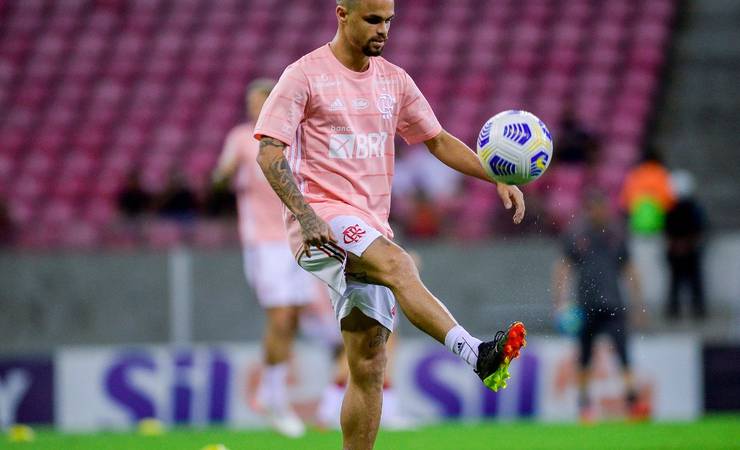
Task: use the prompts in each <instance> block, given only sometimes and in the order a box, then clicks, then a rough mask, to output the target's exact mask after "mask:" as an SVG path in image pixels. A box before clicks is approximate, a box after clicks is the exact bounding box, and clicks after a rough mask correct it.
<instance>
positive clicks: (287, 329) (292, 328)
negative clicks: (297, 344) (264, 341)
mask: <svg viewBox="0 0 740 450" xmlns="http://www.w3.org/2000/svg"><path fill="white" fill-rule="evenodd" d="M268 326H269V328H270V330H271V331H272V333H273V334H275V335H278V336H280V337H281V338H285V339H290V338H291V337H292V336H293V335H294V334H295V332H296V328H297V326H298V321H297V317H295V314H293V313H292V311H290V310H287V311H282V312H281V313H279V314H271V315H270V316H269V324H268Z"/></svg>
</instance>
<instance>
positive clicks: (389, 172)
mask: <svg viewBox="0 0 740 450" xmlns="http://www.w3.org/2000/svg"><path fill="white" fill-rule="evenodd" d="M335 11H336V16H337V20H338V29H337V34H336V35H335V37H334V39H333V40H332V41H331V42H330V43H328V44H327V45H324V46H322V47H320V48H318V49H316V50H314V51H312V52H311V53H309V54H307V55H305V56H304V57H302V58H300V59H299V60H298V61H296V62H295V63H293V64H291V65H290V66H288V67H287V68H286V69H285V71H284V72H283V74H282V76H281V77H280V80H279V81H278V83H277V85H276V86H275V89H274V90H273V91H272V93H271V94H270V97H269V98H268V99H267V101H266V102H265V105H264V106H263V108H262V111H261V113H260V116H259V119H258V121H257V124H256V126H255V130H254V134H255V138H257V139H259V140H260V150H259V155H258V157H257V161H258V163H259V165H260V167H261V168H262V170H263V172H264V174H265V177H266V178H267V180H268V181H269V183H270V185H271V186H272V188H273V190H274V191H275V192H276V193H277V194H278V196H279V197H280V199H281V200H282V201H283V203H284V204H285V206H286V208H287V210H286V218H285V220H286V224H287V228H288V234H289V237H290V240H291V249H292V250H293V253H294V255H295V257H296V259H297V260H298V262H299V264H300V265H301V266H302V267H303V268H304V269H306V271H308V272H311V273H312V274H314V275H315V276H316V277H318V278H319V279H321V280H322V281H324V282H325V283H326V284H327V285H328V286H329V287H330V288H331V290H330V294H331V297H332V304H333V307H334V311H335V314H336V316H337V320H338V321H339V323H340V328H341V331H342V338H343V341H344V345H345V348H346V351H347V358H348V362H349V369H350V379H349V384H348V387H347V391H346V394H345V397H344V402H343V405H342V414H341V426H342V434H343V439H344V448H345V449H350V450H362V449H370V448H372V447H373V445H374V442H375V438H376V435H377V431H378V426H379V421H380V413H381V404H382V386H383V374H384V370H385V365H386V340H387V339H388V336H389V333H390V330H392V329H393V321H394V319H395V316H396V313H397V308H396V302H398V305H400V307H401V310H403V312H404V313H405V314H406V316H407V317H408V318H409V320H410V321H411V322H412V323H413V324H414V325H415V326H417V327H418V328H419V329H421V330H422V331H424V332H426V333H427V334H429V335H430V336H432V337H433V338H435V339H436V340H437V341H439V342H440V343H444V344H445V346H446V347H447V348H449V349H450V351H452V352H453V353H455V354H456V355H458V356H460V358H461V359H462V360H464V361H465V362H466V363H468V364H469V365H470V366H471V367H472V368H473V370H475V372H476V373H477V374H478V376H479V377H480V378H481V380H482V381H483V382H484V384H486V385H487V386H488V387H490V388H492V389H494V390H497V389H499V388H502V387H505V384H506V383H505V382H506V378H507V377H508V367H509V364H510V362H511V360H513V359H514V358H516V357H517V356H518V355H519V350H520V349H521V348H522V347H523V346H524V345H525V339H524V338H525V334H526V330H525V329H524V325H523V324H522V323H521V322H515V323H513V324H511V325H510V326H509V327H508V328H506V329H505V330H504V331H501V332H499V333H497V334H496V337H495V338H494V339H493V340H491V341H487V342H482V341H481V340H479V339H477V338H475V337H473V336H471V335H470V334H469V333H468V332H467V331H466V330H465V329H464V328H463V327H462V326H460V325H459V324H458V323H457V322H456V321H455V319H454V318H453V317H452V315H451V314H450V312H449V311H448V310H447V308H446V307H445V306H444V305H443V304H442V303H441V302H440V301H439V300H438V299H437V298H436V297H434V296H433V295H432V294H431V293H430V292H429V291H428V290H427V289H426V287H425V286H424V284H423V283H422V282H421V280H420V278H419V273H418V270H417V268H416V266H415V264H414V262H413V260H412V258H411V257H410V256H409V254H408V253H407V252H406V251H405V250H403V249H402V248H401V247H399V246H398V245H396V244H395V243H393V241H392V238H393V232H392V231H391V229H390V227H389V225H388V214H389V211H390V189H391V180H392V177H393V161H394V145H393V143H394V138H395V135H396V133H398V134H399V135H400V136H401V137H402V138H404V139H405V140H406V141H407V142H408V143H409V144H415V143H419V142H424V143H425V145H426V146H427V148H428V149H429V151H430V152H431V153H432V154H433V155H434V156H435V157H437V158H438V159H439V160H440V161H442V162H443V163H445V164H447V165H448V166H450V167H451V168H453V169H455V170H458V171H459V172H462V173H464V174H467V175H470V176H474V177H477V178H480V179H483V180H487V181H491V180H490V179H488V177H487V176H486V174H485V172H484V170H483V168H482V166H481V164H480V162H479V160H478V158H477V156H476V155H475V153H474V152H473V151H472V150H471V149H470V148H469V147H468V146H467V145H465V144H464V143H462V142H461V141H459V140H458V139H456V138H455V137H454V136H452V135H450V134H449V133H447V132H446V131H444V130H443V129H442V127H441V126H440V124H439V122H438V121H437V119H436V117H435V116H434V113H433V112H432V110H431V108H430V106H429V104H428V103H427V101H426V99H425V98H424V96H423V95H422V94H421V92H420V91H419V89H418V88H417V87H416V85H415V84H414V82H413V80H412V79H411V78H410V77H409V75H408V74H407V73H406V72H404V71H403V70H402V69H401V68H399V67H397V66H394V65H393V64H391V63H389V62H387V61H386V60H384V59H383V58H380V57H379V56H380V55H381V53H382V51H383V48H384V46H385V43H386V40H387V39H388V30H389V27H390V23H391V20H392V19H393V17H394V3H393V1H392V0H337V6H336V10H335ZM497 190H498V194H499V195H500V197H501V199H502V201H503V203H504V206H505V207H506V208H507V209H508V208H511V207H512V206H513V207H515V212H514V222H516V223H519V222H520V221H521V220H522V218H523V217H524V199H523V196H522V193H521V191H519V189H518V188H516V187H515V186H507V185H503V184H499V185H498V186H497Z"/></svg>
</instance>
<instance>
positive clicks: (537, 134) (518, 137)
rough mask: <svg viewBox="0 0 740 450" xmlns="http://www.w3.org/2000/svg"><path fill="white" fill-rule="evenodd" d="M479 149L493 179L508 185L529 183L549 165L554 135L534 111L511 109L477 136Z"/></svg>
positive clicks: (481, 159)
mask: <svg viewBox="0 0 740 450" xmlns="http://www.w3.org/2000/svg"><path fill="white" fill-rule="evenodd" d="M476 151H477V153H478V158H479V159H480V161H481V164H482V165H483V168H484V169H485V170H486V172H487V173H488V175H489V176H490V177H491V178H492V179H494V180H496V181H497V182H499V183H505V184H527V183H529V182H531V181H534V180H536V179H537V178H539V177H540V176H541V175H542V174H543V173H545V170H547V168H548V167H549V166H550V161H551V160H552V136H551V135H550V131H549V130H548V129H547V126H545V124H544V122H542V121H541V120H540V119H539V118H538V117H537V116H535V115H534V114H532V113H529V112H527V111H518V110H509V111H504V112H501V113H498V114H496V115H495V116H493V117H491V118H490V119H488V121H486V123H485V124H484V125H483V128H482V129H481V131H480V134H479V135H478V143H477V146H476Z"/></svg>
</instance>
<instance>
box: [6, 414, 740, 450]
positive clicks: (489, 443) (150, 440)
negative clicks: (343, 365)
mask: <svg viewBox="0 0 740 450" xmlns="http://www.w3.org/2000/svg"><path fill="white" fill-rule="evenodd" d="M207 444H224V445H225V446H226V448H228V449H229V450H292V449H296V450H298V449H301V450H322V449H331V450H338V449H341V436H340V434H339V433H338V432H320V431H311V432H309V434H308V435H307V436H306V437H304V438H302V439H297V440H290V439H287V438H283V437H281V436H278V435H276V434H274V433H272V432H269V431H233V430H226V429H218V428H207V429H203V430H196V429H176V430H171V431H169V432H167V433H165V434H164V435H161V436H139V435H137V434H133V433H98V434H89V435H65V434H61V433H57V432H53V431H47V430H40V431H37V432H36V438H35V440H34V441H33V442H26V443H11V442H8V440H7V439H4V440H3V441H1V443H0V448H2V449H17V450H170V449H171V450H190V449H192V450H201V449H202V448H203V447H204V446H206V445H207ZM375 448H376V449H378V450H484V449H485V450H490V449H506V450H508V449H511V450H529V449H538V450H539V449H563V450H565V449H567V450H574V449H589V450H590V449H615V450H617V449H619V450H629V449H650V450H659V449H702V450H711V449H717V450H732V449H740V416H715V417H709V418H705V419H702V420H700V421H698V422H692V423H660V424H655V423H640V424H630V423H603V424H598V425H575V424H541V423H535V422H513V423H498V422H489V423H476V424H460V423H446V424H442V425H434V426H428V427H424V428H421V429H419V430H415V431H404V432H395V431H382V430H381V432H380V434H379V436H378V441H377V443H376V446H375Z"/></svg>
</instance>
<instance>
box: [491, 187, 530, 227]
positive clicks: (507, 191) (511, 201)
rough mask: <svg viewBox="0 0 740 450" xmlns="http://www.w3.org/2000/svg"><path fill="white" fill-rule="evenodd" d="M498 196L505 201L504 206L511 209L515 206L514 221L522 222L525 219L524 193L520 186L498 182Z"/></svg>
mask: <svg viewBox="0 0 740 450" xmlns="http://www.w3.org/2000/svg"><path fill="white" fill-rule="evenodd" d="M496 190H497V191H498V196H499V197H501V200H502V201H503V202H504V208H506V209H511V207H512V206H514V223H521V222H522V219H524V209H525V207H524V194H522V191H520V190H519V188H518V187H516V186H512V185H508V184H504V183H497V184H496Z"/></svg>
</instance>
